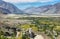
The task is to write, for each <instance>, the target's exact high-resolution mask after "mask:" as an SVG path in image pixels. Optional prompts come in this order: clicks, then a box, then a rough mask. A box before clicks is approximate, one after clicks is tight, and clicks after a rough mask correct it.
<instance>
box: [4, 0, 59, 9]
mask: <svg viewBox="0 0 60 39" xmlns="http://www.w3.org/2000/svg"><path fill="white" fill-rule="evenodd" d="M3 1H6V2H10V3H13V4H14V5H15V6H16V7H18V8H19V9H25V8H28V7H39V6H44V5H52V4H55V3H57V2H60V0H3Z"/></svg>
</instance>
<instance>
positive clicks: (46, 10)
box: [24, 3, 60, 14]
mask: <svg viewBox="0 0 60 39" xmlns="http://www.w3.org/2000/svg"><path fill="white" fill-rule="evenodd" d="M24 12H26V13H28V14H58V13H59V14H60V3H56V4H54V5H45V6H40V7H29V8H27V9H25V10H24Z"/></svg>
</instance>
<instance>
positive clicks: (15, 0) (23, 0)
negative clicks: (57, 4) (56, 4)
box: [3, 0, 52, 3]
mask: <svg viewBox="0 0 60 39" xmlns="http://www.w3.org/2000/svg"><path fill="white" fill-rule="evenodd" d="M3 1H6V2H11V3H19V2H49V1H52V0H3Z"/></svg>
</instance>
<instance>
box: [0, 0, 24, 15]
mask: <svg viewBox="0 0 60 39" xmlns="http://www.w3.org/2000/svg"><path fill="white" fill-rule="evenodd" d="M0 12H3V13H4V14H5V13H6V14H10V13H11V14H22V13H23V11H21V10H20V9H18V8H17V7H16V6H14V5H13V4H11V3H8V2H4V1H2V0H1V1H0Z"/></svg>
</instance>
